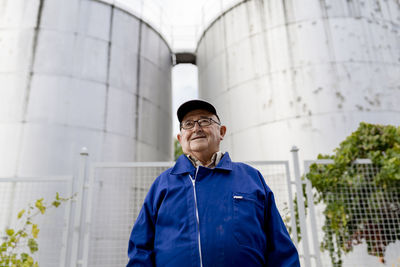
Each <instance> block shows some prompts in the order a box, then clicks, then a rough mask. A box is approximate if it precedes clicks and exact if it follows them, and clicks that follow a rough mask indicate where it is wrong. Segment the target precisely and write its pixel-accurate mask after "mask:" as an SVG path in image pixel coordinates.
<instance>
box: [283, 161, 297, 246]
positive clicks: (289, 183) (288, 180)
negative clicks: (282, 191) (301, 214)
mask: <svg viewBox="0 0 400 267" xmlns="http://www.w3.org/2000/svg"><path fill="white" fill-rule="evenodd" d="M285 169H286V184H287V189H288V194H289V209H290V217H291V220H290V224H291V227H292V232H293V241H294V244H295V245H296V247H297V248H298V244H299V240H298V239H297V226H296V215H295V213H294V207H293V197H292V179H291V178H290V170H289V164H288V163H286V164H285Z"/></svg>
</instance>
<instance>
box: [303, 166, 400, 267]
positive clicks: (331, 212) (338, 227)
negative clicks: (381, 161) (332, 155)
mask: <svg viewBox="0 0 400 267" xmlns="http://www.w3.org/2000/svg"><path fill="white" fill-rule="evenodd" d="M312 163H315V164H317V165H316V166H314V168H313V172H314V173H315V172H316V173H317V174H318V173H319V172H320V173H323V172H324V171H325V170H326V167H329V165H331V164H332V163H333V161H330V160H323V161H314V162H307V163H306V169H309V168H308V167H309V166H310V165H311V164H312ZM378 172H379V169H378V168H377V167H376V166H374V165H373V164H372V163H371V161H369V160H356V161H355V163H354V164H353V165H352V167H351V168H349V169H348V170H346V171H345V172H344V173H343V174H342V175H341V176H338V177H335V175H337V173H335V172H333V171H331V173H332V174H331V175H332V177H331V178H333V179H336V182H335V183H333V184H330V188H328V190H327V192H326V193H325V194H324V196H321V195H319V194H318V193H317V192H316V191H315V189H314V190H313V191H308V192H307V194H310V195H312V194H314V195H315V196H317V198H321V199H322V201H320V202H319V204H317V205H316V206H315V207H313V205H310V207H309V208H314V209H315V219H316V223H317V227H316V228H317V229H319V230H318V231H317V232H316V234H317V239H318V244H316V245H319V246H320V248H322V250H323V252H322V253H321V263H322V266H326V267H330V266H333V267H353V266H365V267H369V266H370V267H383V266H396V267H398V266H400V256H399V251H400V241H399V240H400V198H399V196H400V188H398V187H396V186H394V183H393V184H391V183H389V184H382V183H380V182H379V180H378V179H376V177H377V174H378ZM332 257H333V258H334V259H335V261H332Z"/></svg>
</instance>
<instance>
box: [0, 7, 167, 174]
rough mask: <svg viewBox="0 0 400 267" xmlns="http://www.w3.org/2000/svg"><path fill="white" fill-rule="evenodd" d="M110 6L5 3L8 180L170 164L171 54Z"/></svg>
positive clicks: (2, 36) (0, 82) (1, 128)
mask: <svg viewBox="0 0 400 267" xmlns="http://www.w3.org/2000/svg"><path fill="white" fill-rule="evenodd" d="M109 2H110V1H100V0H57V1H54V0H51V1H50V0H41V1H25V0H4V1H1V6H0V87H1V89H0V147H1V149H0V162H1V168H0V176H3V177H4V176H27V175H28V176H32V175H60V174H70V173H73V172H74V171H75V170H76V169H77V158H78V156H79V152H80V149H81V147H83V146H85V147H87V148H88V149H89V151H90V153H91V160H92V161H150V160H170V159H171V158H172V151H171V150H172V145H171V138H172V137H171V127H172V126H171V122H170V121H171V119H170V116H171V111H170V110H171V67H172V62H171V50H170V48H169V46H168V44H167V43H166V41H165V40H164V39H163V37H162V36H161V35H160V34H159V33H158V32H157V31H156V30H155V29H153V28H152V27H151V26H149V24H147V23H146V22H145V21H143V20H141V19H140V18H138V17H136V16H134V15H133V14H132V13H130V12H128V11H127V10H125V9H124V8H121V7H118V6H116V5H114V4H110V3H109ZM159 129H163V130H162V131H160V130H159Z"/></svg>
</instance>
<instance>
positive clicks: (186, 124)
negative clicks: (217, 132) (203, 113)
mask: <svg viewBox="0 0 400 267" xmlns="http://www.w3.org/2000/svg"><path fill="white" fill-rule="evenodd" d="M196 122H197V124H198V125H199V126H200V127H207V126H210V125H211V123H213V122H214V123H216V124H218V125H221V123H219V122H217V121H215V120H213V119H211V118H203V119H199V120H197V121H192V120H188V121H184V122H182V123H181V128H183V129H185V130H190V129H192V128H193V127H194V126H195V124H196Z"/></svg>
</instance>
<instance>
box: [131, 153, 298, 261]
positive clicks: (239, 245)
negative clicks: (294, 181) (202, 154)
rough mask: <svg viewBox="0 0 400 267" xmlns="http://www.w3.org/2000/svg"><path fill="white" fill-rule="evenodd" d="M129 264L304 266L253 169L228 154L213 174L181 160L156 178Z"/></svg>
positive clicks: (134, 237)
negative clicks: (235, 160) (232, 158)
mask: <svg viewBox="0 0 400 267" xmlns="http://www.w3.org/2000/svg"><path fill="white" fill-rule="evenodd" d="M128 256H129V263H128V265H127V267H131V266H161V267H186V266H188V267H189V266H192V267H211V266H218V267H220V266H221V267H222V266H229V267H231V266H240V267H241V266H270V267H279V266H300V264H299V257H298V254H297V250H296V248H295V246H294V245H293V243H292V241H291V239H290V237H289V234H288V232H287V230H286V228H285V225H284V223H283V221H282V219H281V216H280V215H279V212H278V210H277V208H276V205H275V200H274V196H273V193H272V192H271V190H270V189H269V187H268V186H267V185H266V184H265V181H264V178H263V177H262V175H261V174H260V172H258V171H257V170H256V169H254V168H252V167H250V166H248V165H246V164H243V163H235V162H232V161H231V159H230V157H229V154H228V153H225V154H224V156H223V157H222V159H221V161H220V162H219V164H218V165H217V167H215V168H214V169H209V168H205V167H198V168H195V167H194V166H193V164H192V163H191V162H190V161H189V159H188V158H187V157H186V156H180V157H179V158H178V160H177V162H176V164H175V166H174V167H173V168H170V169H168V170H166V171H165V172H163V173H162V174H161V175H160V176H159V177H157V179H156V180H155V181H154V183H153V185H152V186H151V188H150V191H149V193H148V194H147V196H146V198H145V201H144V204H143V207H142V209H141V211H140V213H139V216H138V218H137V220H136V222H135V225H134V227H133V229H132V233H131V236H130V240H129V248H128Z"/></svg>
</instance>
